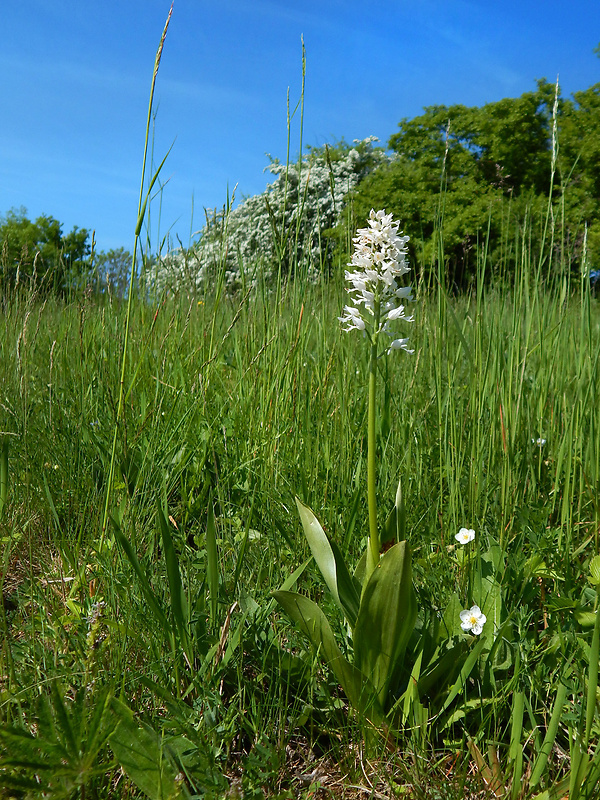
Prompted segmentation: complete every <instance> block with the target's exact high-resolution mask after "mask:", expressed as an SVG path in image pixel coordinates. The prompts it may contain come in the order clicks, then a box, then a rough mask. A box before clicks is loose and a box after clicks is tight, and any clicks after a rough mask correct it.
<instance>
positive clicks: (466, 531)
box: [454, 528, 475, 544]
mask: <svg viewBox="0 0 600 800" xmlns="http://www.w3.org/2000/svg"><path fill="white" fill-rule="evenodd" d="M454 538H455V539H456V541H457V542H460V544H469V542H472V541H473V539H474V538H475V531H474V530H473V529H472V528H461V529H460V530H459V532H458V533H457V534H456V536H455V537H454Z"/></svg>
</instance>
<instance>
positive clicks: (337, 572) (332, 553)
mask: <svg viewBox="0 0 600 800" xmlns="http://www.w3.org/2000/svg"><path fill="white" fill-rule="evenodd" d="M296 505H297V506H298V513H299V514H300V520H301V522H302V527H303V529H304V535H305V536H306V539H307V541H308V544H309V547H310V550H311V552H312V554H313V557H314V559H315V561H316V562H317V566H318V567H319V569H320V571H321V575H322V576H323V579H324V580H325V583H326V584H327V588H328V589H329V591H330V592H331V594H332V595H333V598H334V600H335V602H336V603H337V604H338V606H339V607H340V609H341V610H342V611H343V613H344V614H345V616H346V618H347V619H348V622H349V623H350V625H351V626H352V627H353V626H354V625H355V623H356V617H357V615H358V606H359V593H358V589H357V582H356V580H355V579H354V578H352V576H351V575H350V573H349V571H348V568H347V567H346V564H345V562H344V559H343V558H342V554H341V552H340V550H339V548H338V546H337V545H336V544H334V543H331V542H330V541H329V539H328V537H327V534H326V533H325V531H324V530H323V528H322V527H321V524H320V522H319V520H318V519H317V518H316V517H315V515H314V514H313V512H312V511H311V510H310V508H309V507H308V506H305V505H304V503H301V502H300V500H298V498H296Z"/></svg>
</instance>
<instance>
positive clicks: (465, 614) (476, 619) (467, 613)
mask: <svg viewBox="0 0 600 800" xmlns="http://www.w3.org/2000/svg"><path fill="white" fill-rule="evenodd" d="M486 619H487V617H486V616H485V614H482V613H481V609H480V608H479V606H473V607H472V608H467V609H465V610H464V611H461V612H460V627H461V628H462V629H463V631H465V633H472V634H474V635H475V636H479V634H480V633H481V631H482V630H483V626H484V625H485V621H486Z"/></svg>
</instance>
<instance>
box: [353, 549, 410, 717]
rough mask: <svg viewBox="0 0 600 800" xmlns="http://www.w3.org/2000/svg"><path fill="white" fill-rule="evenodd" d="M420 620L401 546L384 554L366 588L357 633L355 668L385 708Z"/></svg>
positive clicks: (406, 557) (405, 551) (406, 552)
mask: <svg viewBox="0 0 600 800" xmlns="http://www.w3.org/2000/svg"><path fill="white" fill-rule="evenodd" d="M416 618H417V602H416V598H415V592H414V588H413V585H412V569H411V562H410V551H409V548H408V544H407V543H406V542H400V543H398V544H395V545H394V546H393V547H391V548H390V549H389V550H388V551H387V553H384V555H383V556H382V557H381V561H380V562H379V565H378V566H377V567H376V568H375V570H373V573H372V574H371V577H370V578H369V581H368V583H367V585H366V586H365V587H364V591H363V595H362V598H361V602H360V610H359V612H358V619H357V621H356V628H355V629H354V658H355V664H356V666H357V667H358V669H359V670H360V671H361V672H362V673H363V674H364V675H366V676H367V677H368V678H370V680H371V681H372V683H373V685H374V687H375V690H376V692H377V696H378V698H379V701H380V703H381V705H382V707H383V706H384V704H385V700H386V696H387V691H388V687H389V681H390V678H391V676H392V673H393V672H394V669H395V668H396V666H397V665H398V664H399V662H400V660H401V658H402V657H403V655H404V651H405V649H406V645H407V643H408V640H409V638H410V635H411V633H412V631H413V629H414V626H415V621H416Z"/></svg>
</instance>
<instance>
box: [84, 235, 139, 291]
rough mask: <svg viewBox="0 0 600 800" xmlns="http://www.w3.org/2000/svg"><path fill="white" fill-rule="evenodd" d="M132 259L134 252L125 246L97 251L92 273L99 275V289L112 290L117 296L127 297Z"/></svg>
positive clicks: (97, 283) (97, 282)
mask: <svg viewBox="0 0 600 800" xmlns="http://www.w3.org/2000/svg"><path fill="white" fill-rule="evenodd" d="M132 260H133V256H132V254H131V253H130V252H129V250H125V248H123V247H118V248H117V249H111V250H108V251H107V252H105V251H104V250H101V251H100V252H98V253H95V254H94V261H93V267H92V275H93V274H94V273H95V274H96V275H97V281H96V285H97V287H98V291H99V292H111V293H113V294H114V295H115V297H125V296H126V295H127V290H128V287H129V278H130V274H131V263H132Z"/></svg>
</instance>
